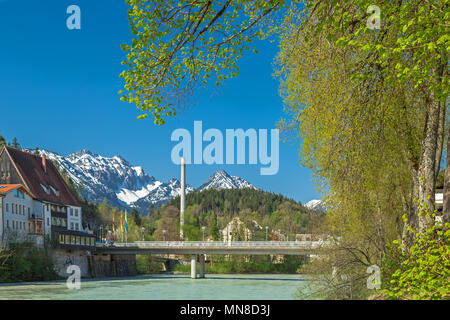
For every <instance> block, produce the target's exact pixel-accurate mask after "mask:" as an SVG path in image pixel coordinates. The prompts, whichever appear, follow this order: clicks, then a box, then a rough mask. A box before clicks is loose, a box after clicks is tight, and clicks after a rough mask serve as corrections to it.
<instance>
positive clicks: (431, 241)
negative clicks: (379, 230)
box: [383, 209, 450, 300]
mask: <svg viewBox="0 0 450 320" xmlns="http://www.w3.org/2000/svg"><path fill="white" fill-rule="evenodd" d="M421 214H429V212H428V211H427V210H425V209H423V210H422V213H421ZM429 215H430V216H431V218H432V219H433V220H434V219H435V218H436V214H435V213H433V214H429ZM404 218H405V219H407V218H406V216H405V217H404ZM434 221H435V220H434ZM412 232H413V233H414V239H413V242H412V243H411V244H410V245H409V246H405V245H404V244H401V243H400V241H396V243H397V244H398V247H397V248H394V249H393V251H394V253H393V255H397V256H398V257H399V258H397V261H398V263H397V268H396V270H395V272H393V274H392V275H390V277H389V278H388V281H387V284H386V285H385V286H384V290H383V294H384V295H386V296H387V297H388V298H391V299H420V300H422V299H426V300H428V299H439V300H440V299H450V223H447V222H444V223H443V222H441V221H435V222H434V223H433V224H432V226H430V227H429V228H428V229H427V230H426V231H425V232H420V231H419V230H418V229H417V228H412Z"/></svg>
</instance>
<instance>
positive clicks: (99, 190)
mask: <svg viewBox="0 0 450 320" xmlns="http://www.w3.org/2000/svg"><path fill="white" fill-rule="evenodd" d="M25 151H28V152H31V153H33V152H34V150H29V149H25ZM38 152H39V155H40V156H42V155H45V156H46V158H47V159H50V160H54V161H56V162H57V163H58V165H59V166H60V167H61V168H63V169H65V171H66V172H67V174H68V175H69V177H70V178H71V179H72V180H73V181H74V183H75V184H76V185H78V186H82V195H83V197H84V198H85V199H86V200H89V201H92V202H102V201H103V200H104V199H106V201H107V202H108V204H109V205H111V206H116V207H119V208H122V209H129V208H136V209H138V210H139V212H140V213H142V214H147V213H148V212H149V209H150V206H151V205H160V204H162V203H164V202H166V201H168V200H170V199H172V198H174V197H176V196H178V195H179V194H180V191H181V183H180V181H179V180H177V179H170V180H169V181H168V182H163V181H159V180H157V179H155V177H153V176H149V175H148V174H147V173H146V172H145V171H144V169H143V168H142V167H140V166H134V165H132V164H131V163H129V162H128V161H127V160H125V159H124V158H122V157H120V156H114V157H111V158H108V157H104V156H101V155H99V154H96V153H93V152H91V151H88V150H82V151H79V152H76V153H72V154H70V155H68V156H66V157H64V156H61V155H59V154H57V153H55V152H51V151H48V150H38ZM210 188H216V189H232V188H254V189H256V188H255V187H254V186H253V185H252V184H250V183H249V182H247V181H246V180H244V179H241V178H239V177H234V176H231V175H229V174H228V173H227V172H225V171H224V170H220V171H217V172H216V173H214V174H213V175H211V177H210V178H209V180H208V181H207V182H206V183H204V184H203V185H201V186H200V187H199V188H198V189H197V190H199V191H202V190H205V189H210ZM192 191H194V188H192V187H191V186H189V185H186V193H189V192H192Z"/></svg>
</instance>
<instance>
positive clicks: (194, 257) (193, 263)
mask: <svg viewBox="0 0 450 320" xmlns="http://www.w3.org/2000/svg"><path fill="white" fill-rule="evenodd" d="M195 278H197V255H196V254H193V255H192V256H191V279H195Z"/></svg>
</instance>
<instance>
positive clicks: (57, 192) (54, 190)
mask: <svg viewBox="0 0 450 320" xmlns="http://www.w3.org/2000/svg"><path fill="white" fill-rule="evenodd" d="M50 189H51V190H52V191H53V193H54V194H55V196H57V197H59V191H58V190H56V189H55V188H53V187H52V186H50Z"/></svg>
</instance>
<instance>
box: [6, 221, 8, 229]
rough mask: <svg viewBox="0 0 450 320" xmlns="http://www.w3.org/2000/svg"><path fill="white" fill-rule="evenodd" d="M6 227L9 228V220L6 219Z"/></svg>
mask: <svg viewBox="0 0 450 320" xmlns="http://www.w3.org/2000/svg"><path fill="white" fill-rule="evenodd" d="M6 227H7V228H8V229H9V220H6Z"/></svg>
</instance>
